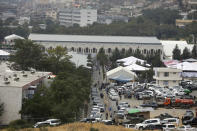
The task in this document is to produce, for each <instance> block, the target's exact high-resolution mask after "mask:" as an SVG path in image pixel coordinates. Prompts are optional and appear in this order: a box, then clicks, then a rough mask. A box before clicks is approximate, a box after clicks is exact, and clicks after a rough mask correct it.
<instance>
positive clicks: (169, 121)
mask: <svg viewBox="0 0 197 131" xmlns="http://www.w3.org/2000/svg"><path fill="white" fill-rule="evenodd" d="M163 121H164V123H169V124H175V125H177V126H178V125H179V119H178V118H166V119H164V120H163Z"/></svg>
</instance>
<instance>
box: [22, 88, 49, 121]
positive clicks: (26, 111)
mask: <svg viewBox="0 0 197 131" xmlns="http://www.w3.org/2000/svg"><path fill="white" fill-rule="evenodd" d="M49 96H50V95H49V93H48V89H47V88H45V87H38V88H37V91H36V93H35V94H34V96H33V98H32V99H24V100H23V105H22V109H21V111H20V113H21V114H22V115H29V116H31V117H32V118H34V119H36V118H39V119H42V118H44V119H46V118H48V117H50V116H51V113H52V112H51V108H52V106H53V105H52V103H51V101H50V97H49Z"/></svg>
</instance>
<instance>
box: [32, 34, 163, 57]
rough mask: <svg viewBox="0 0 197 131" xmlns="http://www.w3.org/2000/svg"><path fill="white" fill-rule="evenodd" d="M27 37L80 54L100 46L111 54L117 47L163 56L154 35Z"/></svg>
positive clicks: (94, 52)
mask: <svg viewBox="0 0 197 131" xmlns="http://www.w3.org/2000/svg"><path fill="white" fill-rule="evenodd" d="M29 39H30V40H32V41H34V42H36V43H37V44H41V45H43V46H44V47H45V48H46V49H48V48H55V47H56V46H62V47H65V48H67V50H68V51H73V52H77V53H81V54H97V53H98V51H99V49H100V48H103V49H104V50H105V53H106V54H111V53H112V51H113V50H115V49H116V48H118V49H119V50H125V51H126V50H129V49H130V50H131V51H132V52H135V51H136V50H137V49H139V50H140V52H141V53H142V54H143V55H147V54H155V53H158V52H159V53H160V54H161V58H162V56H163V46H162V45H161V43H160V41H159V40H158V39H157V38H156V37H132V36H87V35H49V34H30V36H29Z"/></svg>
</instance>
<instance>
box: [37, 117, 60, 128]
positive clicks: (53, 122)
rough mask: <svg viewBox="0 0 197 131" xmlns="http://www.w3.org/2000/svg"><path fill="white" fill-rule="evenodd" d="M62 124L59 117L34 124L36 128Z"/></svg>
mask: <svg viewBox="0 0 197 131" xmlns="http://www.w3.org/2000/svg"><path fill="white" fill-rule="evenodd" d="M60 124H61V121H60V120H59V119H48V120H46V121H42V122H37V123H36V124H35V125H34V128H37V127H42V126H57V125H60Z"/></svg>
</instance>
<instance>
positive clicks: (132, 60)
mask: <svg viewBox="0 0 197 131" xmlns="http://www.w3.org/2000/svg"><path fill="white" fill-rule="evenodd" d="M137 61H138V62H140V63H141V64H144V62H145V61H144V60H141V59H138V58H136V57H133V56H130V57H127V58H123V59H118V60H117V61H116V62H117V63H123V65H125V66H128V65H131V64H134V63H136V62H137Z"/></svg>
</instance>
